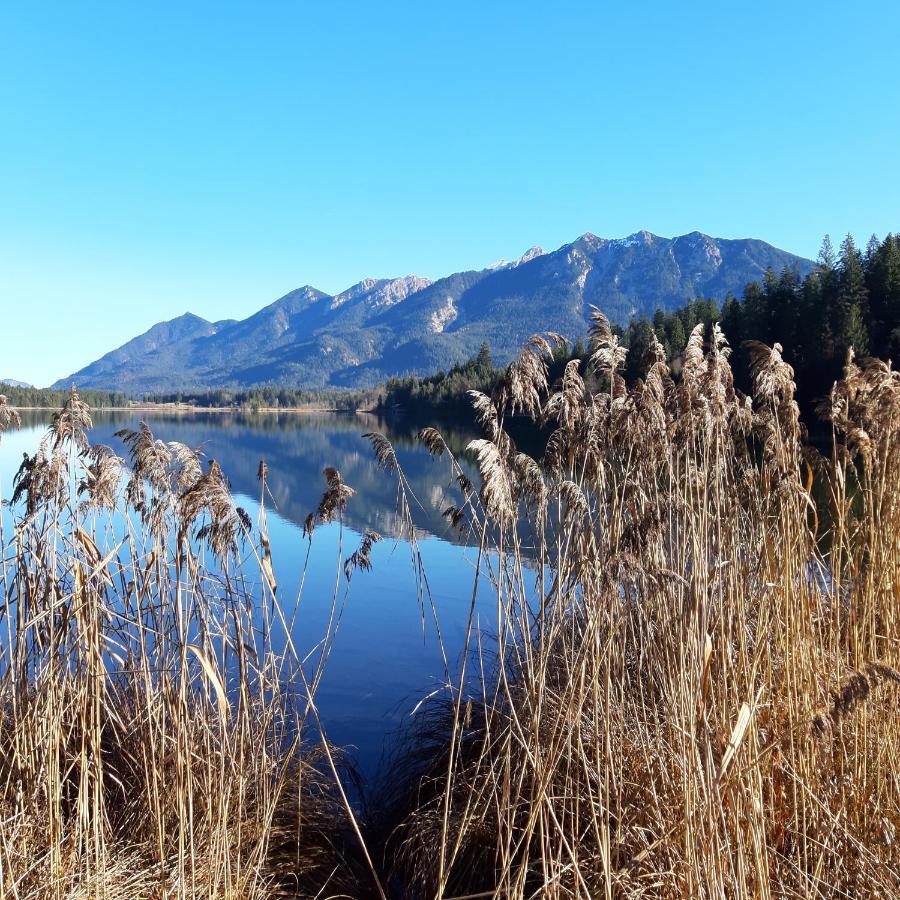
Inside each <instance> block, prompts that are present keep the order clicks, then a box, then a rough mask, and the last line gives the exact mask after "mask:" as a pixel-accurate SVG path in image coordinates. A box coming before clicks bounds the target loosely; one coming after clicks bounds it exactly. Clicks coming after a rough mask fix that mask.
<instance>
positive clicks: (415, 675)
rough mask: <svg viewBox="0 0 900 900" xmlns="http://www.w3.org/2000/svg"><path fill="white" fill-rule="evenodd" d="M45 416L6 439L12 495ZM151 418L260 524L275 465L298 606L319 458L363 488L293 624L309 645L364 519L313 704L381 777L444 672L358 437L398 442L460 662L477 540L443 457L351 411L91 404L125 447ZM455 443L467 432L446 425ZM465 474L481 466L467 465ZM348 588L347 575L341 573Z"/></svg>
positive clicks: (319, 538) (272, 523) (100, 437)
mask: <svg viewBox="0 0 900 900" xmlns="http://www.w3.org/2000/svg"><path fill="white" fill-rule="evenodd" d="M49 419H50V416H49V413H47V414H44V413H40V412H36V413H30V412H26V413H23V414H22V427H21V428H19V429H17V430H15V431H12V432H9V433H6V434H4V435H3V436H2V438H0V486H2V494H3V497H4V498H9V496H10V492H11V488H12V480H13V476H14V474H15V471H16V469H17V468H18V466H19V464H20V462H21V460H22V454H23V453H33V452H34V451H35V450H36V449H37V446H38V444H39V442H40V440H41V437H42V436H43V435H44V433H45V430H46V426H47V423H48V422H49ZM141 419H143V420H145V421H146V422H147V424H148V425H149V426H150V428H151V429H152V430H153V432H154V434H155V435H156V436H157V437H159V438H160V439H162V440H165V441H180V442H182V443H185V444H187V445H189V446H191V447H198V448H201V449H202V451H203V453H204V454H205V455H206V456H207V457H208V458H211V459H215V460H217V461H218V462H219V464H220V465H221V466H222V468H223V470H224V472H225V474H226V475H227V477H228V478H229V480H230V482H231V485H232V489H233V492H234V494H235V498H236V502H237V503H238V504H239V505H241V506H243V507H244V508H246V509H247V511H248V512H249V513H250V515H251V516H252V517H253V519H254V521H255V520H256V516H257V513H258V503H259V485H258V482H257V478H256V475H257V469H258V466H259V461H260V460H261V459H265V460H266V462H267V463H268V465H269V488H270V490H271V492H272V496H273V498H274V501H273V500H269V501H267V507H268V522H269V532H270V539H271V544H272V554H273V557H274V564H275V573H276V577H277V579H278V583H279V587H278V596H279V597H280V598H281V599H282V602H283V603H284V605H285V606H286V607H288V608H289V610H290V609H292V608H293V605H294V597H295V596H296V594H297V588H298V586H299V582H300V577H301V573H302V569H303V565H304V561H305V559H306V554H307V540H306V538H305V537H304V535H303V522H304V520H305V519H306V517H307V515H308V514H309V513H310V512H312V511H313V510H315V509H316V506H317V505H318V503H319V500H320V498H321V495H322V492H323V489H324V480H323V477H322V469H323V468H324V467H325V466H334V467H335V468H337V469H338V470H339V471H340V472H341V475H342V477H343V479H344V481H345V483H346V484H348V485H349V486H350V487H352V488H353V489H354V491H355V495H354V496H353V498H352V499H351V500H350V503H349V505H348V507H347V510H346V513H345V516H344V520H343V525H342V526H341V525H339V524H338V523H331V524H329V525H324V526H319V527H317V528H316V530H315V534H314V537H313V544H312V552H311V554H310V562H309V568H308V571H307V575H306V580H305V583H304V588H303V594H302V600H301V603H300V609H299V615H298V618H297V622H296V625H295V627H294V629H293V639H294V642H295V646H296V647H297V649H298V650H299V651H300V652H301V653H303V652H305V651H306V650H308V649H309V648H311V647H313V646H314V645H315V644H316V642H317V641H318V640H319V639H320V638H321V636H322V633H323V630H324V628H325V624H326V622H327V620H328V616H329V612H330V609H331V603H332V597H333V594H334V588H335V575H336V572H337V571H338V567H339V566H342V565H343V561H344V560H345V559H346V558H347V557H348V556H349V555H350V554H351V553H352V552H353V551H354V550H355V549H356V548H357V546H358V545H359V541H360V538H361V535H362V533H363V532H364V531H365V529H367V528H371V529H374V530H375V531H377V532H379V533H380V534H381V535H383V537H384V540H383V541H382V542H380V543H378V544H376V545H375V548H374V550H373V552H372V564H373V569H372V571H371V572H364V571H358V572H356V573H355V574H354V575H353V577H352V581H351V583H350V590H349V595H348V597H347V602H346V607H345V610H344V613H343V619H342V623H341V627H340V631H339V633H338V635H337V640H336V643H335V646H334V650H333V653H332V656H331V658H330V661H329V663H328V666H327V669H326V672H325V676H324V679H323V681H322V684H321V688H320V690H319V693H318V695H317V703H318V706H319V710H320V713H321V716H322V719H323V724H324V726H325V729H326V731H327V733H328V737H329V738H330V739H331V741H332V742H333V743H336V744H338V745H341V746H344V747H347V748H350V750H351V754H352V756H353V757H354V758H355V760H356V762H357V763H358V765H359V767H360V769H361V770H362V772H363V773H364V774H369V775H371V774H373V773H374V772H375V770H376V769H377V767H378V765H379V763H380V761H381V759H382V755H383V753H384V752H385V751H389V750H390V748H391V745H392V742H393V740H394V739H395V737H396V732H397V730H398V728H399V727H400V726H401V724H402V723H403V721H404V719H405V717H408V716H409V715H410V713H411V712H412V710H413V708H414V707H415V704H416V703H417V702H418V700H420V699H421V698H422V697H423V696H424V695H425V694H427V693H429V692H431V691H433V690H435V689H437V688H439V686H440V685H441V684H442V683H443V682H444V680H445V674H444V673H445V669H444V664H443V661H442V655H441V652H440V647H439V644H438V642H437V640H436V636H435V626H434V623H433V621H432V620H431V613H430V611H427V614H426V620H425V624H424V629H423V619H422V610H421V608H420V605H419V600H418V595H417V586H416V584H417V582H416V576H415V571H414V569H413V566H412V564H411V560H410V544H409V542H408V540H407V539H406V536H407V535H406V531H405V530H404V528H403V525H402V521H401V519H400V516H399V515H398V511H397V481H396V477H395V476H393V475H388V474H386V473H385V472H383V471H382V470H381V469H380V468H379V467H378V464H377V462H376V460H375V457H374V454H373V452H372V449H371V446H370V444H369V442H368V441H367V440H365V439H364V438H363V437H362V435H363V433H364V432H367V431H371V430H381V431H383V432H384V433H385V434H386V435H387V437H388V438H389V439H390V440H391V441H392V443H393V444H394V446H395V449H396V452H397V456H398V459H399V462H400V466H401V467H402V469H403V472H404V474H405V476H406V478H407V480H408V482H409V486H410V488H411V489H412V492H413V494H414V497H415V499H414V500H413V501H412V503H411V507H410V512H411V514H412V518H413V521H414V524H415V528H416V535H417V540H418V545H419V550H420V552H421V554H422V560H423V562H424V567H425V572H426V574H427V578H428V584H429V586H430V590H431V596H432V599H433V601H434V604H435V607H436V610H437V614H438V617H439V622H440V628H441V632H442V636H443V641H444V645H445V647H446V650H447V656H448V658H449V660H450V662H451V665H453V666H455V665H457V664H458V662H459V658H460V655H461V652H462V648H463V643H464V639H465V631H466V622H467V618H468V614H469V606H470V603H471V597H472V584H473V579H474V573H475V565H476V560H477V557H478V554H477V547H474V546H466V541H465V540H464V539H463V538H462V537H461V536H460V535H459V534H458V533H457V532H456V531H455V530H453V529H452V528H451V527H450V526H449V524H448V522H447V520H446V519H445V518H444V517H443V516H442V511H443V510H444V509H446V507H447V506H448V505H449V504H451V503H454V504H456V503H458V502H459V499H458V492H457V491H455V490H453V489H452V488H450V487H448V485H449V483H450V474H449V468H448V464H447V462H446V461H445V460H442V459H441V460H434V459H432V457H431V456H430V455H429V453H428V452H427V451H426V450H425V448H424V447H423V446H422V445H421V444H419V443H418V442H417V441H415V439H414V430H413V428H412V427H411V426H405V427H404V426H403V425H402V424H400V425H394V426H391V425H389V424H388V423H385V422H383V421H378V420H376V419H374V418H373V417H369V416H363V415H353V414H345V415H340V414H304V415H300V414H285V413H282V414H278V415H276V414H272V415H266V414H259V415H246V416H245V415H239V414H226V413H210V414H196V415H194V414H191V415H182V414H178V415H175V414H163V413H147V412H143V413H135V414H131V413H127V412H110V413H96V414H95V415H94V428H93V430H92V432H91V434H90V439H91V442H92V443H103V444H108V445H110V446H111V447H113V448H114V449H115V450H116V451H117V452H119V453H120V454H122V455H124V454H125V448H124V447H123V446H122V444H121V441H120V440H119V439H118V438H116V437H114V432H116V431H117V430H119V429H120V428H126V427H127V428H135V427H137V425H138V423H139V422H140V420H141ZM447 436H448V442H449V443H451V445H454V444H455V446H456V447H460V446H462V445H464V444H465V441H466V438H467V437H468V435H465V434H462V433H456V434H454V433H453V432H452V430H451V431H449V432H447ZM465 465H466V467H467V468H468V469H469V475H470V477H472V479H473V481H475V480H476V479H475V476H474V472H473V471H472V470H471V467H469V466H468V465H467V464H465ZM340 581H341V586H340V594H341V596H343V591H344V584H345V580H344V576H343V574H341V576H340ZM495 604H496V598H493V599H492V598H491V595H490V591H489V590H485V591H483V592H480V596H479V600H478V603H477V607H476V613H477V617H478V622H479V623H480V625H481V627H482V629H484V630H486V631H487V632H492V631H493V630H494V622H495V616H496V614H495V612H494V609H495Z"/></svg>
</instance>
